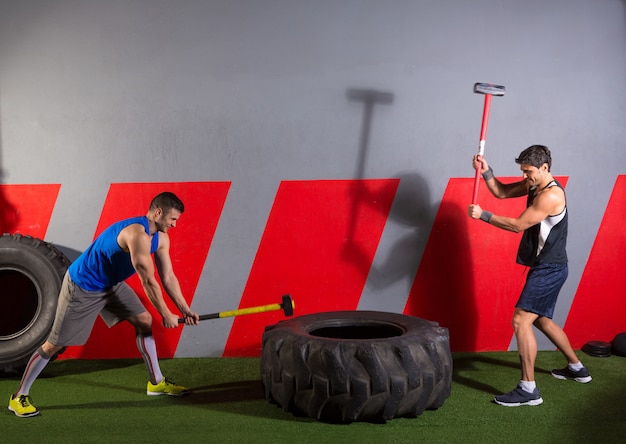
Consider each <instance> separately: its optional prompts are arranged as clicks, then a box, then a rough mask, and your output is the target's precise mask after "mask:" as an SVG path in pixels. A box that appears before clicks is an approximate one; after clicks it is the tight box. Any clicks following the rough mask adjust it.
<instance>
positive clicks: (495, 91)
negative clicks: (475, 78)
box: [474, 83, 506, 96]
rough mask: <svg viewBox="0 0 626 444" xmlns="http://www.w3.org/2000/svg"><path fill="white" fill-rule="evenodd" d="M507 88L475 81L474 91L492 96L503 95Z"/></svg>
mask: <svg viewBox="0 0 626 444" xmlns="http://www.w3.org/2000/svg"><path fill="white" fill-rule="evenodd" d="M505 90H506V88H505V87H504V86H501V85H494V84H492V83H474V92H475V93H478V94H489V95H492V96H503V95H504V92H505Z"/></svg>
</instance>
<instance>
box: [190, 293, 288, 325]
mask: <svg viewBox="0 0 626 444" xmlns="http://www.w3.org/2000/svg"><path fill="white" fill-rule="evenodd" d="M294 308H295V304H294V302H293V299H291V296H289V295H288V294H286V295H284V296H283V301H282V303H280V304H269V305H260V306H258V307H248V308H240V309H238V310H229V311H221V312H219V313H210V314H204V315H201V316H200V320H201V321H205V320H207V319H218V318H228V317H232V316H242V315H247V314H254V313H264V312H266V311H276V310H283V313H285V316H293V309H294ZM184 322H185V319H183V318H179V319H178V323H179V324H183V323H184Z"/></svg>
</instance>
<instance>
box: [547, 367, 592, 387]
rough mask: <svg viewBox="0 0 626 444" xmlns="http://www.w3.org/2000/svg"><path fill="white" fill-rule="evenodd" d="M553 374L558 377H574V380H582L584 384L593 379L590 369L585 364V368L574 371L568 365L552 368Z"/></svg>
mask: <svg viewBox="0 0 626 444" xmlns="http://www.w3.org/2000/svg"><path fill="white" fill-rule="evenodd" d="M551 374H552V376H554V377H555V378H557V379H573V380H574V381H576V382H582V383H583V384H586V383H587V382H589V381H591V376H589V370H588V369H587V367H585V366H583V368H581V369H580V370H578V371H574V370H572V369H571V368H569V365H568V366H567V367H565V368H557V369H554V370H552V373H551Z"/></svg>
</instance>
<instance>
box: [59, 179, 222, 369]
mask: <svg viewBox="0 0 626 444" xmlns="http://www.w3.org/2000/svg"><path fill="white" fill-rule="evenodd" d="M229 187H230V183H229V182H182V183H181V182H179V183H124V184H111V187H110V189H109V193H108V195H107V198H106V201H105V204H104V208H103V210H102V215H101V216H100V222H99V223H98V227H97V229H96V234H95V235H94V239H95V237H96V236H97V235H98V234H100V233H101V232H102V231H103V230H104V229H105V228H106V227H107V226H109V225H110V224H112V223H113V222H116V221H118V220H121V219H125V218H127V217H133V216H138V215H143V214H145V213H146V212H147V210H148V205H149V204H150V201H151V200H152V198H153V197H154V196H155V195H157V194H158V193H160V192H162V191H171V192H173V193H175V194H176V195H177V196H179V197H180V198H181V199H182V201H183V202H184V203H185V213H184V214H183V216H181V218H180V221H179V222H178V223H177V225H176V228H174V229H173V230H171V231H170V232H169V235H170V238H171V241H172V242H171V252H170V254H171V256H172V263H173V265H174V270H175V272H176V275H177V277H178V279H179V281H180V285H181V288H182V291H183V294H184V295H185V298H186V300H187V302H188V303H189V304H191V302H192V298H193V295H194V293H195V290H196V286H197V285H198V281H199V279H200V274H201V273H202V268H203V266H204V262H205V260H206V257H207V254H208V252H209V247H210V245H211V241H212V239H213V235H214V233H215V229H216V227H217V223H218V221H219V218H220V215H221V212H222V208H223V206H224V202H225V201H226V195H227V194H228V189H229ZM128 283H129V284H130V285H131V287H133V289H135V291H136V292H137V294H139V296H140V297H141V298H142V301H143V302H144V305H145V306H146V308H148V310H149V311H150V313H151V314H152V316H153V318H154V324H153V333H154V336H155V339H156V340H157V344H158V347H159V356H160V357H164V358H171V357H173V356H174V353H175V352H176V346H177V345H178V341H179V339H180V335H181V333H182V328H178V329H168V330H166V329H164V328H163V327H162V326H161V317H160V316H159V314H158V313H157V312H156V310H154V308H153V307H152V304H150V302H149V301H148V300H147V299H146V297H145V293H144V291H143V289H142V288H141V284H140V283H139V279H138V278H137V276H136V275H135V276H133V277H131V278H130V279H129V280H128ZM165 299H166V300H167V301H168V303H169V302H170V301H169V299H168V298H167V296H165ZM168 305H169V307H170V309H171V310H172V311H173V312H174V313H178V310H177V309H176V308H175V307H174V306H173V304H171V303H169V304H168ZM71 357H79V358H88V359H102V358H137V357H141V355H140V354H139V351H138V350H137V346H136V343H135V333H134V330H133V328H132V327H131V326H130V324H128V323H122V324H120V325H119V326H116V327H115V328H113V329H110V330H109V329H108V328H107V327H106V325H105V324H104V322H103V321H102V320H101V319H98V320H97V322H96V325H95V326H94V330H93V332H92V334H91V336H90V338H89V340H88V341H87V343H86V344H85V345H84V346H83V347H71V348H69V349H68V350H67V352H65V353H64V354H63V358H71Z"/></svg>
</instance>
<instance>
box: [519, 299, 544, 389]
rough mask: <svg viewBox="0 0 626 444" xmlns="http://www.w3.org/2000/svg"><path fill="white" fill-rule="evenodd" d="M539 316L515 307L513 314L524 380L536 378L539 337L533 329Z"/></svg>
mask: <svg viewBox="0 0 626 444" xmlns="http://www.w3.org/2000/svg"><path fill="white" fill-rule="evenodd" d="M537 317H538V316H537V315H536V314H535V313H530V312H528V311H526V310H523V309H521V308H515V313H514V315H513V329H514V330H515V339H516V341H517V350H518V354H519V358H520V364H521V366H522V381H534V380H535V360H536V358H537V339H536V338H535V332H534V331H533V322H534V321H535V320H536V319H537Z"/></svg>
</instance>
